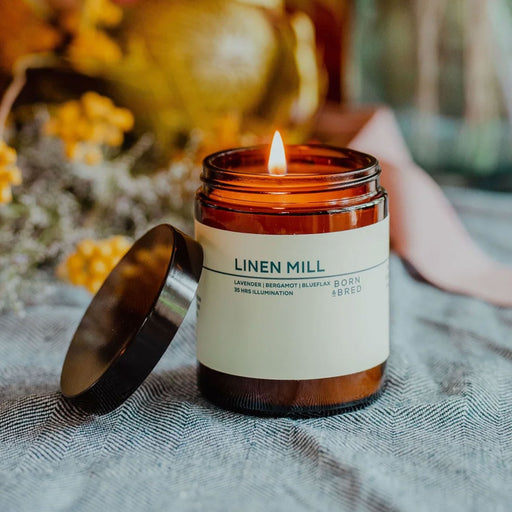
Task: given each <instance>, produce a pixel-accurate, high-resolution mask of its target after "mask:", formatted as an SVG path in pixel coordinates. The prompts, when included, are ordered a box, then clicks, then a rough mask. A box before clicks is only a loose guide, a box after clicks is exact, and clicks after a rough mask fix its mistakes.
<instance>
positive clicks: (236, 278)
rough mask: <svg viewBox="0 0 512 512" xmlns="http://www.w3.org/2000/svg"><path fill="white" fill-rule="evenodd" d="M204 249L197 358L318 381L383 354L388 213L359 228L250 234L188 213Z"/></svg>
mask: <svg viewBox="0 0 512 512" xmlns="http://www.w3.org/2000/svg"><path fill="white" fill-rule="evenodd" d="M195 227H196V239H197V240H198V241H199V242H200V243H201V245H202V246H203V250H204V258H205V259H204V264H203V273H202V275H201V279H200V281H199V288H198V295H197V304H198V311H197V358H198V360H199V361H200V362H201V363H202V364H204V365H205V366H208V367H209V368H212V369H214V370H218V371H220V372H224V373H227V374H231V375H238V376H243V377H254V378H261V379H282V380H288V379H299V380H302V379H319V378H325V377H336V376H341V375H348V374H351V373H355V372H360V371H364V370H368V369H369V368H373V367H374V366H377V365H378V364H380V363H382V362H384V361H385V360H386V359H387V357H388V354H389V285H388V283H389V279H388V260H389V218H386V219H385V220H383V221H381V222H378V223H376V224H373V225H371V226H366V227H363V228H358V229H351V230H348V231H338V232H334V233H321V234H308V235H256V234H248V233H235V232H232V231H225V230H222V229H216V228H212V227H209V226H205V225H204V224H201V223H199V222H197V221H196V226H195Z"/></svg>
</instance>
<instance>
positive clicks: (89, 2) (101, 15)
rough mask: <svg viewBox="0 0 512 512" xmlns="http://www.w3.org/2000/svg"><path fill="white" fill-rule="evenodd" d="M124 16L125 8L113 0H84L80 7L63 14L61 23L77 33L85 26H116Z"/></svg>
mask: <svg viewBox="0 0 512 512" xmlns="http://www.w3.org/2000/svg"><path fill="white" fill-rule="evenodd" d="M122 18H123V9H122V8H121V7H119V5H116V4H114V3H112V1H111V0H84V1H83V2H82V5H81V8H80V9H70V10H66V11H64V13H63V14H62V19H61V24H62V25H63V26H64V27H65V28H66V29H67V30H69V32H72V33H77V32H79V31H80V30H81V29H82V28H84V27H95V26H103V27H115V26H117V25H119V23H120V22H121V19H122Z"/></svg>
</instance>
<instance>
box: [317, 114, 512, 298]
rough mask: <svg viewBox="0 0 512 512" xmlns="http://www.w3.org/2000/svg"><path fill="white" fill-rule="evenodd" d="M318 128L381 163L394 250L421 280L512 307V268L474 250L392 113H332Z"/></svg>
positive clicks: (321, 134)
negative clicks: (415, 156) (406, 140)
mask: <svg viewBox="0 0 512 512" xmlns="http://www.w3.org/2000/svg"><path fill="white" fill-rule="evenodd" d="M318 128H319V129H318V133H319V135H320V136H321V137H322V138H326V137H327V138H328V139H330V141H332V142H336V143H338V144H339V143H341V144H345V145H347V146H349V147H351V148H354V149H358V150H360V151H364V152H366V153H370V154H372V155H374V156H376V157H377V158H378V159H379V162H380V164H381V167H382V171H383V172H382V184H383V186H384V187H385V188H386V189H387V191H388V194H389V199H390V222H391V243H392V247H393V249H394V250H395V251H396V252H397V253H398V254H399V255H400V256H401V257H402V258H403V259H404V260H406V261H407V262H408V263H409V264H410V265H411V266H412V267H414V269H415V270H416V271H417V272H418V274H419V275H421V276H422V277H423V278H424V279H425V280H427V281H428V282H430V283H431V284H433V285H435V286H437V287H439V288H441V289H443V290H446V291H448V292H452V293H460V294H463V295H470V296H473V297H477V298H480V299H483V300H485V301H487V302H490V303H492V304H495V305H497V306H503V307H512V268H511V267H508V266H506V265H502V264H499V263H497V262H495V261H494V260H492V259H491V258H490V257H489V256H487V255H486V254H485V253H484V252H483V251H482V250H481V249H480V248H479V247H477V246H476V245H475V243H474V242H473V240H472V239H471V237H470V236H469V234H468V233H467V231H466V230H465V228H464V226H463V225H462V224H461V222H460V220H459V219H458V217H457V214H456V212H455V210H454V208H453V206H452V205H451V204H450V203H449V201H448V200H447V198H446V197H445V196H444V194H443V192H442V191H441V189H440V187H439V186H438V185H437V183H436V182H435V181H434V180H433V179H432V178H431V177H430V176H429V175H428V174H427V173H426V172H425V171H424V170H423V169H421V168H420V167H419V166H418V165H416V164H415V163H414V161H413V159H412V157H411V154H410V152H409V150H408V149H407V146H406V145H405V142H404V139H403V137H402V135H401V133H400V131H399V128H398V125H397V122H396V119H395V117H394V115H393V112H392V111H391V110H390V109H389V108H385V107H382V108H377V109H376V110H373V111H371V112H369V111H366V112H364V111H359V112H350V111H348V112H343V111H341V110H339V109H338V110H337V111H336V110H333V109H331V110H329V109H328V110H326V111H325V112H324V113H323V115H322V116H321V118H320V120H319V125H318ZM354 128H355V129H356V130H357V131H356V130H354ZM354 131H356V134H355V136H353V132H354ZM350 137H352V138H351V140H350V142H348V144H347V143H346V141H347V139H350Z"/></svg>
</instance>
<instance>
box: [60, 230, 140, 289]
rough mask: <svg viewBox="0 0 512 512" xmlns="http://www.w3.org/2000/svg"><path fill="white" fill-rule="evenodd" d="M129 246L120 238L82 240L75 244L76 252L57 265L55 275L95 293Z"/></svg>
mask: <svg viewBox="0 0 512 512" xmlns="http://www.w3.org/2000/svg"><path fill="white" fill-rule="evenodd" d="M130 245H131V244H130V242H129V241H128V240H127V239H126V238H124V237H122V236H114V237H111V238H106V239H104V240H90V239H85V240H82V241H81V242H79V243H78V244H77V246H76V251H75V252H74V253H72V254H70V255H69V256H68V257H67V258H66V260H65V261H63V262H62V263H61V264H60V265H59V267H58V268H57V275H58V276H59V277H60V278H61V279H63V280H66V281H69V282H70V283H72V284H74V285H76V286H84V287H85V288H87V289H88V290H89V291H90V292H91V293H96V292H97V291H98V290H99V289H100V286H101V285H102V284H103V281H105V279H106V277H107V276H108V274H109V273H110V271H111V270H112V269H113V268H114V267H115V266H116V264H117V263H118V262H119V260H120V259H121V258H122V257H123V256H124V255H125V254H126V252H127V251H128V249H129V248H130Z"/></svg>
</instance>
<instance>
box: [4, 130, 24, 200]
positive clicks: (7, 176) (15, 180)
mask: <svg viewBox="0 0 512 512" xmlns="http://www.w3.org/2000/svg"><path fill="white" fill-rule="evenodd" d="M20 184H21V172H20V170H19V168H18V167H16V151H15V150H14V149H13V148H11V147H9V146H8V145H7V144H6V143H5V142H4V141H3V140H0V204H2V203H10V202H11V201H12V190H11V187H12V186H13V185H20Z"/></svg>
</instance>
